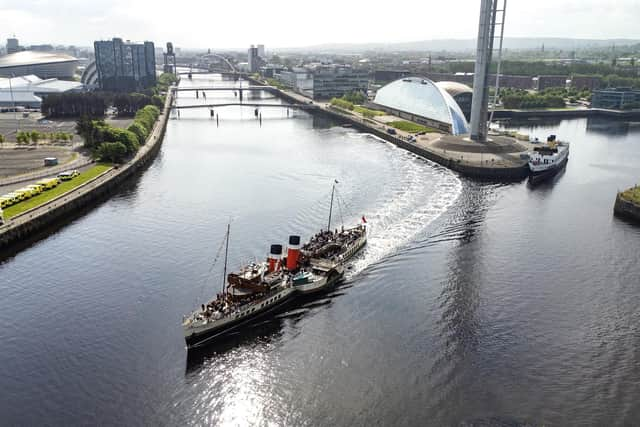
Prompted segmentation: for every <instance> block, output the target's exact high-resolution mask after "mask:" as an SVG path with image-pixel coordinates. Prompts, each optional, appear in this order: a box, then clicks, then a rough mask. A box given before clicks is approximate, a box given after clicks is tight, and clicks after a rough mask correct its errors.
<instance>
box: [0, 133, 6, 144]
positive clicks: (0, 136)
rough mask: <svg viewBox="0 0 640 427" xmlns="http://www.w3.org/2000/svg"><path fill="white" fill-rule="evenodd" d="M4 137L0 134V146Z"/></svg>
mask: <svg viewBox="0 0 640 427" xmlns="http://www.w3.org/2000/svg"><path fill="white" fill-rule="evenodd" d="M4 141H5V139H4V135H3V134H1V133H0V144H4Z"/></svg>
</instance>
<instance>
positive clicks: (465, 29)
mask: <svg viewBox="0 0 640 427" xmlns="http://www.w3.org/2000/svg"><path fill="white" fill-rule="evenodd" d="M465 6H466V7H465ZM469 6H471V7H469ZM596 7H601V3H600V2H595V1H592V0H589V1H583V2H579V1H573V0H572V1H563V2H556V1H552V0H540V1H538V2H537V3H536V8H531V7H530V5H529V4H524V3H522V2H510V3H509V4H508V7H507V21H506V27H505V34H506V36H507V37H511V38H515V37H541V38H542V37H561V38H577V39H615V38H625V39H640V30H639V29H638V28H637V26H636V25H635V22H634V17H636V16H639V15H640V3H638V2H637V1H633V0H620V1H617V2H615V4H613V5H607V6H606V8H601V10H600V11H599V13H597V14H594V13H593V11H594V10H595V9H596ZM267 9H268V8H267ZM245 10H249V11H251V10H252V8H244V9H242V10H241V11H238V8H237V7H236V6H235V5H232V4H228V3H223V4H216V5H215V6H214V5H212V4H211V3H205V2H201V1H196V2H192V3H189V6H188V7H184V8H159V7H157V6H156V5H155V3H153V2H151V1H149V0H137V1H134V2H125V1H123V0H116V1H105V0H99V1H97V2H93V3H91V4H86V3H83V2H80V1H78V0H70V1H65V2H63V3H62V4H55V5H52V4H48V3H47V2H44V1H26V2H21V3H20V4H19V5H18V4H16V5H12V6H11V7H6V8H4V10H3V11H2V13H1V14H0V28H3V30H4V31H3V33H2V34H1V35H0V36H1V37H2V38H3V39H6V38H7V37H11V36H12V35H13V34H15V35H16V37H17V38H18V39H20V40H21V43H22V44H26V45H28V44H39V43H54V44H72V45H78V46H91V44H92V43H93V41H94V40H106V39H110V38H111V37H113V36H121V37H123V38H125V39H131V40H136V41H142V40H153V41H156V42H162V41H164V40H172V41H173V42H174V44H175V45H176V46H181V47H185V48H207V47H215V48H224V49H232V48H240V47H243V46H246V45H249V44H255V43H264V44H266V45H267V46H268V47H269V48H301V47H312V46H314V45H322V44H336V43H355V44H359V43H403V42H416V41H422V40H443V39H470V38H474V37H475V35H476V29H477V15H478V10H479V3H478V4H475V2H474V3H471V4H470V3H468V2H464V3H463V2H461V1H457V2H448V3H440V2H432V4H429V3H418V2H414V1H405V2H402V3H395V5H394V8H392V9H391V8H390V9H389V10H385V11H384V13H381V10H380V9H379V8H369V9H367V8H362V7H361V6H359V5H357V4H351V3H338V2H337V1H336V0H328V1H327V2H325V4H324V7H323V8H322V9H317V10H314V15H313V16H312V17H311V16H309V17H305V16H304V15H302V14H301V13H300V14H298V13H297V12H296V11H299V8H298V7H297V6H296V4H295V3H293V2H289V1H287V2H284V3H280V4H279V7H278V8H277V11H274V10H271V9H269V10H265V8H260V9H258V10H259V11H260V12H259V13H255V12H248V13H246V14H245V13H244V11H245ZM290 11H292V12H290ZM336 11H340V13H339V14H338V13H337V12H336ZM410 11H418V12H420V13H408V12H410ZM221 16H222V17H224V18H222V19H221V18H220V17H221ZM442 17H445V19H443V18H442ZM296 19H297V20H298V21H296ZM282 22H285V23H286V25H283V24H282ZM310 22H313V23H315V25H314V28H317V31H308V30H306V28H308V24H309V23H310ZM323 22H324V23H326V28H330V29H331V31H326V30H324V29H323V26H322V23H323ZM394 22H395V23H397V24H398V25H393V24H392V23H394ZM238 23H239V24H238ZM291 23H293V24H291ZM238 25H240V27H241V29H240V30H238ZM384 26H391V28H392V29H393V31H389V30H388V29H386V28H384Z"/></svg>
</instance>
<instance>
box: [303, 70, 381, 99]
mask: <svg viewBox="0 0 640 427" xmlns="http://www.w3.org/2000/svg"><path fill="white" fill-rule="evenodd" d="M312 77H313V89H312V97H313V99H330V98H334V97H335V98H339V97H341V96H342V95H345V94H347V93H350V92H360V93H363V94H366V93H367V90H368V89H369V72H368V71H366V70H357V69H354V68H351V67H348V66H343V65H329V66H326V65H322V66H318V67H315V69H313V70H312Z"/></svg>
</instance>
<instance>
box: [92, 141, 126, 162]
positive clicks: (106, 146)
mask: <svg viewBox="0 0 640 427" xmlns="http://www.w3.org/2000/svg"><path fill="white" fill-rule="evenodd" d="M126 155H127V147H125V145H124V144H123V143H121V142H103V143H102V144H101V145H100V148H99V149H98V156H99V157H100V159H101V160H104V161H110V162H114V163H116V162H118V163H120V162H122V160H123V159H124V156H126Z"/></svg>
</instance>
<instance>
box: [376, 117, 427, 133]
mask: <svg viewBox="0 0 640 427" xmlns="http://www.w3.org/2000/svg"><path fill="white" fill-rule="evenodd" d="M387 124H388V125H389V126H392V127H394V128H396V129H400V130H402V131H405V132H409V133H418V132H439V131H438V130H436V129H433V128H430V127H427V126H422V125H419V124H417V123H413V122H408V121H406V120H396V121H395V122H389V123H387Z"/></svg>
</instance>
